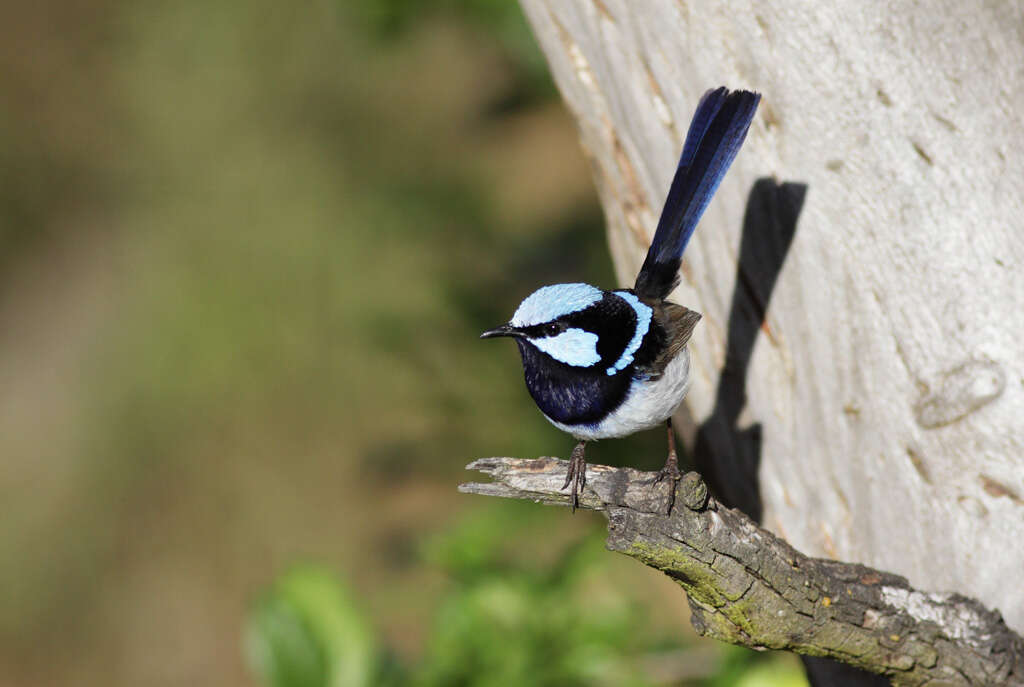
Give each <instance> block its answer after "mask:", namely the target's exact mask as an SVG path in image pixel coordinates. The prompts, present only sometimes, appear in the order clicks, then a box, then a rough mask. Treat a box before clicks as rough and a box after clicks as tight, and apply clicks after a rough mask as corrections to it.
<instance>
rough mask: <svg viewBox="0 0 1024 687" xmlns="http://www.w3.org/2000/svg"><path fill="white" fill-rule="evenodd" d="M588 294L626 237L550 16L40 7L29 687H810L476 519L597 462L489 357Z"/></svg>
mask: <svg viewBox="0 0 1024 687" xmlns="http://www.w3.org/2000/svg"><path fill="white" fill-rule="evenodd" d="M575 280H586V281H591V282H593V283H597V284H605V285H609V284H611V283H612V273H611V266H610V262H609V259H608V256H607V251H606V248H605V244H604V229H603V223H602V218H601V213H600V209H599V207H598V205H597V202H596V199H595V197H594V194H593V191H592V187H591V182H590V177H589V170H588V168H587V164H586V162H585V160H584V159H583V157H582V155H581V153H580V150H579V148H578V145H577V140H576V134H575V129H574V125H573V122H572V121H571V119H570V118H569V116H568V115H567V114H566V112H565V111H564V110H563V108H562V106H561V104H560V102H559V100H558V96H557V93H556V91H555V89H554V87H553V85H552V83H551V81H550V77H549V75H548V73H547V71H546V66H545V63H544V61H543V58H542V56H541V55H540V53H539V51H538V49H537V47H536V45H535V44H534V43H533V40H532V37H531V35H530V33H529V30H528V27H527V26H526V24H525V22H524V20H523V17H522V15H521V14H520V11H519V8H518V7H517V6H516V5H515V4H514V3H505V2H497V1H493V2H491V1H487V0H438V1H436V2H412V1H411V0H387V1H384V2H371V1H369V0H363V1H362V2H337V1H335V2H320V3H310V4H304V3H299V4H297V5H296V6H290V5H288V4H286V3H284V4H283V3H279V2H276V3H270V2H265V1H264V0H254V1H252V2H247V3H240V2H226V1H225V2H200V1H198V0H182V1H179V2H160V1H146V0H144V1H143V2H138V3H132V2H125V1H123V0H92V1H89V2H87V1H82V0H54V1H44V2H41V3H22V4H17V5H15V4H8V5H7V6H5V8H4V9H2V10H0V500H2V503H3V517H2V519H0V684H2V685H62V684H76V685H140V684H145V685H180V684H218V685H246V684H267V685H281V686H285V685H294V686H295V687H302V686H308V687H313V686H315V685H328V684H331V685H353V686H354V687H358V685H361V684H365V685H390V684H417V685H512V684H515V685H573V684H580V685H585V684H608V685H669V684H674V685H734V684H736V685H742V686H744V687H755V686H757V685H787V686H788V685H801V684H805V683H804V681H803V678H802V674H801V672H800V670H799V668H798V664H797V663H796V662H795V661H793V660H791V657H785V656H773V655H762V654H754V653H752V652H746V651H742V650H737V649H732V648H730V647H725V646H722V645H719V644H716V643H713V642H706V641H704V640H698V639H696V638H695V637H694V636H693V633H692V631H691V630H690V629H689V625H688V621H687V611H686V603H685V598H684V596H683V594H682V593H680V592H679V591H678V590H677V588H676V587H675V586H674V585H673V584H672V583H671V582H670V581H669V580H667V579H666V578H663V577H662V576H660V575H658V574H656V573H654V572H652V571H650V570H647V569H645V568H643V567H642V566H640V565H639V564H637V563H635V562H633V561H630V560H628V559H625V558H622V557H617V556H613V555H611V554H608V553H605V552H603V550H602V549H601V542H602V540H603V520H602V519H601V518H600V517H597V516H594V515H592V514H587V513H579V514H577V515H576V516H575V517H570V515H569V514H568V512H565V511H563V510H561V509H546V508H542V507H540V506H535V505H533V504H518V503H497V502H495V503H490V502H488V500H487V499H483V498H480V497H470V496H462V495H459V494H458V493H457V492H456V491H455V485H456V484H457V483H458V482H459V481H460V480H464V479H466V477H467V475H466V473H464V472H463V471H462V468H463V466H464V465H465V464H466V463H467V462H469V461H470V460H472V459H473V458H476V457H480V456H488V455H520V456H535V455H550V454H557V455H564V454H565V453H566V452H567V450H568V449H569V448H570V447H571V441H570V439H569V438H568V437H566V436H564V435H562V434H561V433H559V432H557V431H556V430H554V429H553V428H551V427H550V426H548V424H547V423H546V422H545V421H544V420H543V418H542V417H541V416H540V414H539V413H538V412H537V411H536V409H535V408H534V406H533V404H532V402H531V401H530V399H529V397H528V396H527V394H526V391H525V389H524V387H523V384H522V380H521V372H520V367H519V362H518V356H517V354H516V352H515V350H514V347H513V346H512V345H510V344H509V345H503V344H502V343H500V342H499V343H493V342H488V343H483V342H480V341H478V339H477V335H478V333H479V332H480V331H482V330H483V329H484V328H486V327H489V326H492V325H494V324H497V323H500V322H502V321H504V320H506V319H507V318H508V316H509V315H510V313H511V312H512V311H513V310H514V308H515V305H516V304H517V303H518V301H519V300H520V299H521V298H522V297H524V296H525V295H527V294H528V293H529V292H530V291H532V290H533V289H534V288H535V287H537V286H539V285H541V284H543V283H550V282H552V281H575ZM662 441H663V437H662V435H661V433H659V432H651V433H649V435H644V436H639V437H633V438H630V439H628V440H622V441H616V442H607V443H604V442H602V443H601V444H600V445H597V446H595V447H594V451H593V453H592V455H591V458H592V459H593V460H594V461H595V462H605V463H613V464H614V463H622V462H629V461H632V463H633V464H636V458H635V456H636V455H644V456H649V457H650V458H649V463H648V464H646V465H641V466H640V467H648V468H650V467H656V466H657V465H660V463H661V460H662V455H663V452H664V446H663V445H662Z"/></svg>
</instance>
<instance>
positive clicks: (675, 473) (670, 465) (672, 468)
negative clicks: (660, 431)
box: [654, 418, 682, 515]
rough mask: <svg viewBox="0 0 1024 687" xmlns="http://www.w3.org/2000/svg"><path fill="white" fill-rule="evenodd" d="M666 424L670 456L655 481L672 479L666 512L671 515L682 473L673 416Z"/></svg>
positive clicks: (656, 482)
mask: <svg viewBox="0 0 1024 687" xmlns="http://www.w3.org/2000/svg"><path fill="white" fill-rule="evenodd" d="M665 424H666V425H667V426H668V458H666V459H665V467H663V468H662V469H661V470H659V471H658V474H657V476H655V478H654V483H655V484H658V483H659V482H661V481H662V480H663V479H665V478H666V477H668V478H669V479H671V480H672V490H671V491H670V492H669V496H668V506H667V507H666V508H665V513H666V514H668V515H671V514H672V506H674V505H675V501H676V485H677V484H678V483H679V480H680V479H681V478H682V474H681V473H680V472H679V457H678V456H677V455H676V435H675V432H673V431H672V418H669V419H668V420H666V422H665Z"/></svg>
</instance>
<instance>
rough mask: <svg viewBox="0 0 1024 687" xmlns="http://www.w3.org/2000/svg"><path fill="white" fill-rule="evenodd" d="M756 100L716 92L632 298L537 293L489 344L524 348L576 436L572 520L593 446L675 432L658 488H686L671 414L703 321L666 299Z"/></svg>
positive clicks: (627, 294) (543, 392) (543, 400)
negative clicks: (645, 433)
mask: <svg viewBox="0 0 1024 687" xmlns="http://www.w3.org/2000/svg"><path fill="white" fill-rule="evenodd" d="M760 100H761V96H760V95H759V94H757V93H751V92H749V91H733V92H730V91H728V90H726V89H725V88H719V89H716V90H711V91H708V92H707V93H705V94H704V97H703V98H701V101H700V103H699V104H698V105H697V111H696V112H695V113H694V115H693V121H692V122H691V123H690V129H689V131H688V132H687V134H686V142H685V143H684V145H683V153H682V156H681V157H680V158H679V166H678V167H677V169H676V173H675V177H674V178H673V179H672V186H671V188H670V189H669V192H668V198H667V199H666V200H665V207H664V209H663V210H662V213H661V219H660V220H659V221H658V228H657V230H656V231H655V233H654V240H653V241H652V242H651V247H650V248H649V249H648V251H647V258H646V259H645V260H644V264H643V267H642V268H641V269H640V274H639V275H637V278H636V284H635V285H634V286H633V288H632V289H617V290H614V291H602V290H601V289H598V288H596V287H594V286H590V285H589V284H555V285H554V286H545V287H543V288H540V289H538V290H537V291H534V292H533V293H532V294H530V295H529V296H528V297H527V298H526V300H524V301H523V302H522V303H521V304H520V305H519V308H518V309H517V310H516V312H515V314H514V315H513V316H512V319H511V320H510V321H509V322H508V323H507V324H503V325H501V326H500V327H497V328H495V329H492V330H490V331H487V332H484V333H483V334H482V335H481V338H490V337H497V336H508V337H513V338H514V339H515V341H516V344H518V346H519V353H520V355H521V356H522V359H523V370H524V372H525V376H526V388H527V389H528V390H529V392H530V395H531V396H533V400H534V401H535V402H536V403H537V406H538V407H539V408H540V410H541V412H542V413H544V416H545V417H546V418H547V419H548V420H549V421H550V422H551V423H552V424H553V425H555V427H558V428H559V429H561V430H563V431H565V432H568V433H569V434H571V435H572V436H574V437H575V438H576V439H577V440H578V443H577V444H576V447H575V448H574V449H573V451H572V457H571V459H570V462H569V470H568V474H567V475H566V478H565V484H564V485H562V488H563V489H565V488H566V487H568V486H569V485H570V484H571V485H572V507H573V510H575V509H576V506H577V505H578V503H579V492H580V490H582V489H583V487H584V486H585V485H586V466H587V464H586V458H585V456H584V449H585V446H586V442H587V441H590V440H593V439H605V438H609V437H621V436H626V435H628V434H632V433H633V432H637V431H639V430H641V429H648V428H650V427H654V426H655V425H658V424H661V423H662V422H666V423H667V424H668V440H669V453H668V460H667V461H666V462H665V467H664V468H662V470H661V472H660V473H659V477H658V479H659V480H661V479H664V478H665V477H671V478H672V479H673V480H678V479H679V465H678V461H677V458H676V451H675V437H674V435H673V434H672V414H673V413H674V412H675V411H676V409H677V408H678V407H679V405H680V403H682V400H683V397H684V396H685V395H686V391H687V389H688V388H689V386H690V354H689V351H687V349H686V343H687V341H689V340H690V335H691V334H692V333H693V328H694V327H695V326H696V324H697V321H698V320H699V319H700V314H699V313H697V312H694V311H693V310H689V309H688V308H684V307H683V306H681V305H676V304H675V303H670V302H669V301H666V300H665V298H666V297H667V296H668V295H669V293H670V292H671V291H672V289H674V288H675V287H676V285H677V284H678V283H679V274H678V272H679V265H680V262H681V260H682V255H683V249H684V248H686V244H687V242H688V241H689V239H690V236H691V235H692V234H693V230H694V228H696V226H697V222H698V220H700V217H701V215H702V214H703V213H704V209H705V208H706V207H707V205H708V202H709V201H710V200H711V196H712V195H714V193H715V190H716V189H717V188H718V185H719V183H721V181H722V177H724V176H725V173H726V171H727V170H728V169H729V165H730V164H732V161H733V159H734V158H735V157H736V153H737V152H738V151H739V149H740V146H741V145H742V144H743V139H744V138H745V137H746V135H747V129H748V128H749V127H750V122H751V121H752V120H753V118H754V112H755V111H756V110H757V105H758V103H759V102H760Z"/></svg>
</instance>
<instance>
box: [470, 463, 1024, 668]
mask: <svg viewBox="0 0 1024 687" xmlns="http://www.w3.org/2000/svg"><path fill="white" fill-rule="evenodd" d="M567 465H568V463H566V462H565V461H561V460H558V459H555V458H539V459H537V460H525V459H520V458H485V459H481V460H477V461H475V462H473V463H471V464H470V465H469V466H468V468H467V469H470V470H478V471H480V472H484V473H486V474H488V475H490V476H491V478H492V479H493V481H492V482H488V483H470V484H463V485H461V486H460V487H459V490H460V491H462V492H465V493H473V494H485V495H490V496H502V497H505V498H519V499H531V500H534V501H538V502H543V503H548V504H557V505H568V503H569V497H568V494H567V493H565V492H563V491H562V490H561V485H562V483H563V482H564V479H565V474H566V469H567ZM654 477H655V474H654V473H645V472H640V471H637V470H632V469H629V468H611V467H607V466H603V465H590V466H587V485H586V488H585V489H584V491H583V493H582V494H581V495H580V507H581V508H590V509H593V510H597V511H601V512H603V513H605V515H606V516H607V517H608V532H609V535H608V548H609V549H611V550H613V551H619V552H621V553H624V554H626V555H628V556H631V557H633V558H635V559H637V560H639V561H640V562H642V563H644V564H645V565H648V566H650V567H652V568H655V569H657V570H660V571H662V572H664V573H665V574H666V575H668V576H669V577H671V578H672V579H673V580H675V581H676V582H677V583H678V584H679V586H680V587H682V588H683V589H684V590H685V591H686V594H687V598H688V600H689V603H690V608H691V611H692V614H691V621H692V623H693V626H694V628H696V630H697V632H698V633H700V634H702V635H705V636H709V637H714V638H716V639H720V640H722V641H726V642H730V643H732V644H738V645H742V646H747V647H751V648H755V649H778V650H785V651H792V652H795V653H798V654H803V655H807V656H822V657H828V658H832V659H835V660H838V661H841V662H843V663H847V664H849V665H852V666H856V667H858V668H861V669H864V670H868V671H870V672H873V673H877V674H881V675H885V676H886V677H888V678H889V679H890V680H891V682H892V683H893V684H894V685H912V686H920V685H928V686H929V687H939V686H940V685H941V686H950V687H952V686H953V685H1001V686H1002V685H1024V639H1022V638H1021V637H1020V636H1019V635H1017V634H1016V633H1014V632H1013V631H1012V630H1010V628H1008V627H1007V626H1006V624H1005V623H1004V622H1003V619H1002V616H1001V615H1000V614H999V612H998V611H993V610H989V609H987V608H985V607H984V606H983V605H982V604H980V603H979V602H977V601H975V600H973V599H969V598H966V597H963V596H960V595H958V594H948V593H946V594H942V593H931V592H924V591H920V590H916V589H913V588H911V586H910V584H909V583H908V582H907V580H906V579H904V578H902V577H900V576H898V575H893V574H891V573H886V572H882V571H878V570H873V569H871V568H868V567H866V566H863V565H859V564H855V563H842V562H837V561H830V560H824V559H820V558H810V557H808V556H805V555H803V554H802V553H800V552H799V551H797V550H796V549H794V548H793V547H792V546H790V545H789V544H787V543H786V542H785V541H783V540H782V539H780V538H779V537H777V536H775V535H774V534H772V533H771V532H768V531H767V530H764V529H762V528H760V527H758V526H757V524H756V523H754V522H753V521H752V520H751V519H750V518H748V517H747V516H746V515H744V514H743V513H741V512H739V511H737V510H733V509H730V508H726V507H724V506H723V505H721V504H720V503H718V501H716V500H715V499H714V497H712V496H710V495H709V493H708V489H707V486H706V485H705V483H704V481H703V480H702V479H701V478H700V476H699V475H698V474H696V473H693V472H691V473H688V474H686V475H685V476H684V477H683V479H682V480H680V482H679V483H678V485H677V486H676V491H675V493H674V494H673V493H672V492H671V489H672V485H671V482H670V481H668V480H664V481H662V482H657V481H656V480H655V479H654ZM669 508H671V510H669Z"/></svg>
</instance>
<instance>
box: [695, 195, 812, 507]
mask: <svg viewBox="0 0 1024 687" xmlns="http://www.w3.org/2000/svg"><path fill="white" fill-rule="evenodd" d="M806 195H807V185H806V184H801V183H795V182H783V183H779V182H777V181H776V180H775V179H772V178H768V177H764V178H761V179H758V180H757V181H756V182H755V183H754V186H753V188H751V189H750V195H749V196H748V197H747V208H746V212H745V213H744V216H743V233H742V235H741V237H740V255H739V262H738V264H737V268H736V286H735V288H734V290H733V294H732V304H731V306H730V308H729V324H728V339H727V343H726V346H725V364H724V365H723V367H722V371H721V374H720V375H719V378H718V390H717V391H716V393H715V405H714V409H713V410H712V411H711V415H709V416H708V418H707V419H706V420H705V421H704V422H703V423H702V424H701V425H700V427H699V428H698V429H697V436H696V439H695V441H694V445H693V446H694V448H693V461H694V463H695V465H696V467H697V469H698V470H699V471H700V473H701V474H702V475H703V476H704V479H705V480H706V481H707V483H708V485H709V486H710V487H711V489H712V491H714V493H715V494H716V496H717V497H718V499H719V500H720V501H721V502H722V503H724V504H725V505H727V506H729V507H730V508H738V509H740V510H741V511H743V512H744V513H746V514H747V515H748V516H750V517H751V518H752V519H753V520H755V521H756V522H761V516H762V515H763V511H764V506H763V504H762V503H761V495H760V484H759V483H758V469H759V467H760V464H761V433H762V432H761V425H760V424H754V425H751V426H750V427H747V428H740V427H739V417H740V412H741V411H742V410H743V406H744V405H745V404H746V401H747V392H746V384H747V368H748V367H749V366H750V358H751V356H752V355H753V352H754V343H755V341H756V340H757V333H758V331H764V332H765V334H766V336H768V337H770V336H771V335H772V334H771V330H770V329H769V327H768V324H767V322H766V320H765V314H766V313H767V312H768V304H769V302H770V301H771V297H772V291H773V290H774V288H775V283H776V282H777V281H778V277H779V273H780V272H781V271H782V265H783V263H784V262H785V260H786V254H787V253H788V252H789V248H790V246H791V245H792V243H793V237H794V236H795V235H796V226H797V220H798V219H799V217H800V211H801V210H802V209H803V205H804V197H805V196H806Z"/></svg>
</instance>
